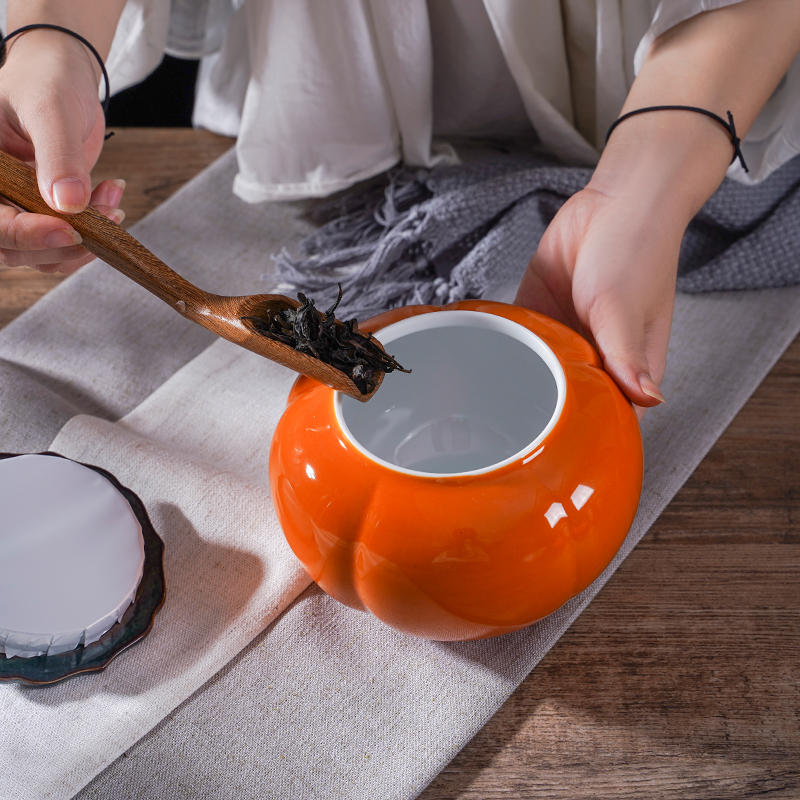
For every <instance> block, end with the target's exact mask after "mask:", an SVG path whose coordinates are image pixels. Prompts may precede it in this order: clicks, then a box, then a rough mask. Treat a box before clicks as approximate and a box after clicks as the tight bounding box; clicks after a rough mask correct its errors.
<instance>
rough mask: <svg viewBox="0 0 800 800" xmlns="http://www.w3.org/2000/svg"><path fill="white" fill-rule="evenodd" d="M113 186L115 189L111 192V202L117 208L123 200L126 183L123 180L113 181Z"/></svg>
mask: <svg viewBox="0 0 800 800" xmlns="http://www.w3.org/2000/svg"><path fill="white" fill-rule="evenodd" d="M111 185H112V186H113V187H114V188H113V189H111V191H110V192H109V201H110V202H111V203H113V204H114V205H115V206H116V205H118V204H119V202H120V200H122V195H123V193H124V192H125V186H126V183H125V181H123V180H122V178H117V180H114V181H111Z"/></svg>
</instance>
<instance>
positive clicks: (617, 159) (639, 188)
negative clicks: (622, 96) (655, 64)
mask: <svg viewBox="0 0 800 800" xmlns="http://www.w3.org/2000/svg"><path fill="white" fill-rule="evenodd" d="M628 110H632V109H627V108H626V109H625V111H628ZM732 155H733V148H732V145H731V140H730V136H729V135H728V133H727V132H726V131H725V129H724V128H723V127H722V126H721V125H720V124H719V123H718V122H716V121H715V120H713V119H710V118H708V117H706V116H704V115H702V114H697V113H696V112H692V111H652V112H649V113H646V114H639V115H636V116H633V117H630V118H628V119H626V120H624V121H623V122H622V123H621V124H620V125H618V126H617V127H616V128H615V129H614V132H613V133H612V135H611V137H610V139H609V141H608V144H607V145H606V147H605V149H604V151H603V155H602V157H601V159H600V162H599V163H598V165H597V168H596V170H595V173H594V175H593V176H592V180H591V181H590V183H589V187H588V188H590V189H593V190H595V191H599V192H601V193H603V194H605V195H607V196H610V197H615V198H626V199H628V200H631V201H634V202H635V203H636V204H637V205H638V206H639V207H640V208H641V209H642V211H643V212H644V213H653V214H656V213H657V214H658V219H659V221H667V222H669V221H671V222H672V223H673V224H674V225H675V226H676V227H677V228H679V229H680V232H681V234H682V232H683V230H684V229H685V227H686V225H688V223H689V221H690V220H691V219H692V217H693V216H694V215H695V214H696V213H697V212H698V211H699V210H700V208H701V207H702V205H703V203H705V201H706V200H708V198H709V197H710V196H711V195H712V194H713V193H714V191H715V190H716V189H717V187H718V186H719V185H720V183H722V180H723V178H724V177H725V173H726V171H727V169H728V166H729V165H730V161H731V156H732Z"/></svg>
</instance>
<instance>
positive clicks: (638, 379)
mask: <svg viewBox="0 0 800 800" xmlns="http://www.w3.org/2000/svg"><path fill="white" fill-rule="evenodd" d="M621 311H622V310H621V309H619V310H617V312H616V313H610V314H608V315H607V316H606V318H605V319H604V320H603V321H602V323H601V324H599V325H596V326H595V328H596V331H595V334H594V338H595V344H596V345H597V349H598V351H599V352H600V356H601V357H602V359H603V366H604V367H605V370H606V372H608V374H609V375H611V377H612V378H613V379H614V382H615V383H616V384H617V386H619V388H620V389H621V390H622V392H623V394H624V395H625V396H626V397H627V398H628V399H629V400H630V401H631V402H632V403H635V404H636V405H637V406H643V407H645V408H649V407H652V406H657V405H659V404H661V403H664V402H666V401H665V399H664V395H663V394H662V393H661V390H660V389H659V387H658V383H656V381H655V380H654V376H655V377H658V378H659V379H660V378H661V377H662V376H663V373H664V362H666V349H667V341H668V340H669V329H667V332H666V338H665V340H664V342H663V358H661V356H660V353H661V350H662V348H661V347H660V346H659V340H661V339H662V338H664V337H661V336H659V335H657V334H656V332H655V331H653V330H650V331H648V330H647V326H646V325H645V324H644V323H643V322H639V321H637V320H635V319H632V318H631V317H630V316H629V315H626V314H625V313H624V311H622V313H620V312H621ZM653 351H655V353H654V352H653ZM648 352H649V353H650V357H649V358H648ZM653 362H656V363H653Z"/></svg>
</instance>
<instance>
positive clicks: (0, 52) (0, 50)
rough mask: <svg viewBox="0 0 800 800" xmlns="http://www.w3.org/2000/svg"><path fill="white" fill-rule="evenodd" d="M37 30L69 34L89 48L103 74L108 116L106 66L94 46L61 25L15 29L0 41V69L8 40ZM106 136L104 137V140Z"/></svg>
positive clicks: (42, 24) (108, 93) (109, 99)
mask: <svg viewBox="0 0 800 800" xmlns="http://www.w3.org/2000/svg"><path fill="white" fill-rule="evenodd" d="M37 28H46V29H48V30H51V31H61V33H66V34H69V35H70V36H73V37H74V38H75V39H77V40H78V41H79V42H81V44H85V45H86V47H88V48H89V52H90V53H91V54H92V55H93V56H94V57H95V58H96V59H97V63H98V64H100V71H101V72H102V73H103V83H104V84H105V89H106V96H105V98H104V99H103V100H102V102H101V105H102V106H103V114H104V115H107V114H108V104H109V102H110V101H111V85H110V83H109V81H108V72H106V65H105V64H104V63H103V59H102V58H101V57H100V53H98V52H97V50H96V49H95V47H94V45H93V44H92V43H91V42H89V41H88V40H86V39H84V38H83V36H81V35H80V34H79V33H75V31H71V30H70V29H69V28H62V27H61V25H51V24H50V23H48V22H37V23H35V24H33V25H23V26H22V27H21V28H17V29H16V30H15V31H11V33H9V34H8V35H7V36H4V37H3V39H2V41H0V67H2V66H3V64H5V63H6V47H7V45H8V42H9V40H10V39H13V38H14V37H15V36H18V35H19V34H20V33H25V32H26V31H33V30H36V29H37ZM107 138H108V136H106V139H107Z"/></svg>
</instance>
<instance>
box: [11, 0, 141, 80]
mask: <svg viewBox="0 0 800 800" xmlns="http://www.w3.org/2000/svg"><path fill="white" fill-rule="evenodd" d="M125 2H126V0H69V2H65V0H9V2H8V31H9V32H10V31H14V30H17V28H22V27H23V26H25V25H33V24H35V23H38V22H46V23H49V24H51V25H60V26H61V27H63V28H69V29H70V30H72V31H75V33H79V34H80V35H81V36H83V37H84V39H86V40H87V41H89V42H91V43H92V45H93V46H94V47H95V48H96V49H97V51H98V53H100V56H101V57H102V59H103V60H104V61H105V59H106V58H107V57H108V52H109V50H110V49H111V42H112V41H113V40H114V32H115V31H116V29H117V23H118V22H119V18H120V15H121V14H122V9H123V8H124V7H125ZM64 37H65V34H63V33H60V32H58V31H51V30H35V31H30V32H28V33H25V34H23V35H22V36H21V37H20V38H19V39H13V40H12V41H11V43H10V46H9V54H10V53H11V52H12V51H13V50H14V49H15V47H16V48H18V49H19V50H26V51H31V52H33V51H34V50H38V51H39V52H41V48H43V47H44V48H48V49H53V48H57V47H63V46H70V47H72V46H75V45H78V46H80V47H83V45H80V44H79V43H78V42H77V40H74V39H73V40H72V41H71V42H69V43H67V42H64V41H63V40H64ZM89 58H90V61H91V62H92V69H93V70H94V72H95V76H96V78H97V80H98V82H99V80H100V77H101V72H100V65H99V64H96V63H94V61H95V59H94V58H92V57H91V56H89Z"/></svg>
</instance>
